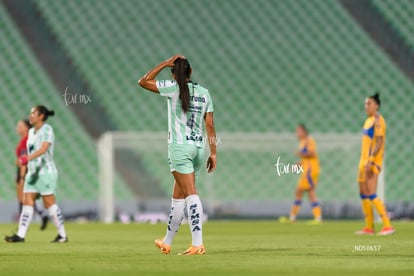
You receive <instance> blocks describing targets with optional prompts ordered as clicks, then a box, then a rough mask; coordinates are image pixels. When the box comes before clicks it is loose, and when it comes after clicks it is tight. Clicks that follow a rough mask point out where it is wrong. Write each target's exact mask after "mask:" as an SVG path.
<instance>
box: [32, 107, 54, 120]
mask: <svg viewBox="0 0 414 276" xmlns="http://www.w3.org/2000/svg"><path fill="white" fill-rule="evenodd" d="M35 109H36V110H37V112H38V113H39V114H43V122H46V120H47V118H49V116H54V115H55V111H53V110H49V109H47V107H46V106H44V105H37V106H36V107H35Z"/></svg>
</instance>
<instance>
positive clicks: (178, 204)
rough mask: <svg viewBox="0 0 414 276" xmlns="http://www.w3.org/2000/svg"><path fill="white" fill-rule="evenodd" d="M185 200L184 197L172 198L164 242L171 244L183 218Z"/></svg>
mask: <svg viewBox="0 0 414 276" xmlns="http://www.w3.org/2000/svg"><path fill="white" fill-rule="evenodd" d="M184 209H185V200H184V199H174V198H173V199H172V201H171V212H170V215H169V216H168V225H167V233H166V234H165V238H164V243H165V244H167V245H171V244H172V241H173V239H174V237H175V234H176V233H177V232H178V229H179V228H180V225H181V222H182V221H183V218H184Z"/></svg>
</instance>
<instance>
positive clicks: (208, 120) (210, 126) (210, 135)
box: [205, 112, 217, 173]
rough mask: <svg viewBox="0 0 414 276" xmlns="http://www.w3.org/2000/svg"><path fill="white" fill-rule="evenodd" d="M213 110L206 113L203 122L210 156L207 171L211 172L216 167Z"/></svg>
mask: <svg viewBox="0 0 414 276" xmlns="http://www.w3.org/2000/svg"><path fill="white" fill-rule="evenodd" d="M213 114H214V113H213V112H208V113H206V116H205V124H206V131H207V139H208V143H209V146H210V156H209V157H208V159H207V166H206V167H207V171H208V172H209V173H211V172H213V171H214V170H215V169H216V158H217V155H216V147H217V145H216V144H217V143H216V129H215V127H214V116H213Z"/></svg>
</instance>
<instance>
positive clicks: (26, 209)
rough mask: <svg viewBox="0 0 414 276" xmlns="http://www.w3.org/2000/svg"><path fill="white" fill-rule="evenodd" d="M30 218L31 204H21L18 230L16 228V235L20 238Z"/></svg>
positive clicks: (31, 215)
mask: <svg viewBox="0 0 414 276" xmlns="http://www.w3.org/2000/svg"><path fill="white" fill-rule="evenodd" d="M32 218H33V206H30V205H23V208H22V212H21V213H20V220H19V230H17V236H19V237H20V238H24V237H25V236H26V233H27V230H28V229H29V226H30V222H31V221H32Z"/></svg>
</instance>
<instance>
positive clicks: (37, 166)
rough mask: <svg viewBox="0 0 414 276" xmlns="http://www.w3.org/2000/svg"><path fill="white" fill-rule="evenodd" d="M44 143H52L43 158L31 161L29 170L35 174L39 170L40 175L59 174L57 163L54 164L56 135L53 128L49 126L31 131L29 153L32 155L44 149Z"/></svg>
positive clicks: (44, 125) (28, 140) (28, 145)
mask: <svg viewBox="0 0 414 276" xmlns="http://www.w3.org/2000/svg"><path fill="white" fill-rule="evenodd" d="M44 142H48V143H50V146H49V148H48V150H47V151H46V152H45V153H44V154H42V155H41V156H39V157H37V158H35V159H33V160H31V161H29V163H28V166H27V167H28V170H29V173H31V174H33V173H35V172H36V171H37V170H39V174H47V173H57V169H56V166H55V162H53V149H54V146H55V134H54V133H53V128H52V127H51V126H50V125H49V124H43V126H42V127H41V128H40V129H38V130H37V131H35V128H34V127H33V128H31V129H30V130H29V136H28V138H27V152H28V154H32V153H34V152H36V151H37V150H39V149H40V148H41V147H42V144H43V143H44Z"/></svg>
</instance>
